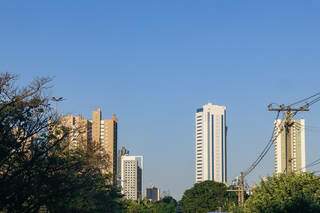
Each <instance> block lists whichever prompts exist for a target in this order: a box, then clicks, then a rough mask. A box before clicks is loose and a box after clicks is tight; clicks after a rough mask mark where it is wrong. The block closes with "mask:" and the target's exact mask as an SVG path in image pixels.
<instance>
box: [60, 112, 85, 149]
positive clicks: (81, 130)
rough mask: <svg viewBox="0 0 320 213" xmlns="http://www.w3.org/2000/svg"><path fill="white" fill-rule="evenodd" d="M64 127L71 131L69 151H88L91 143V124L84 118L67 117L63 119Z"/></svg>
mask: <svg viewBox="0 0 320 213" xmlns="http://www.w3.org/2000/svg"><path fill="white" fill-rule="evenodd" d="M61 123H62V125H63V126H65V127H67V128H68V129H69V135H68V136H67V137H68V141H69V145H68V149H69V150H71V149H78V148H80V149H83V150H86V149H87V148H88V146H89V145H90V143H91V123H90V122H89V121H88V120H87V119H85V118H84V117H82V116H79V115H77V116H74V115H66V116H63V117H62V118H61Z"/></svg>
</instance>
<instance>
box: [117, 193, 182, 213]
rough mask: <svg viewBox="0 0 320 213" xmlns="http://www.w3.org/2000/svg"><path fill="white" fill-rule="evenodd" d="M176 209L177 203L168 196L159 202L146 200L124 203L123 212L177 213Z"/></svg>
mask: <svg viewBox="0 0 320 213" xmlns="http://www.w3.org/2000/svg"><path fill="white" fill-rule="evenodd" d="M176 209H177V201H176V200H175V199H174V198H173V197H171V196H166V197H164V198H162V199H161V200H160V201H157V202H152V201H149V200H146V199H144V200H142V201H133V200H126V201H124V209H123V212H125V213H175V212H176Z"/></svg>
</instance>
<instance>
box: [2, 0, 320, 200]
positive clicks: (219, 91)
mask: <svg viewBox="0 0 320 213" xmlns="http://www.w3.org/2000/svg"><path fill="white" fill-rule="evenodd" d="M319 9H320V2H319V1H315V0H300V1H294V0H291V1H286V0H284V1H275V0H268V1H254V0H240V1H226V0H223V1H222V0H207V1H204V0H199V1H187V0H184V1H173V0H170V1H169V0H162V1H153V0H148V1H147V0H145V1H143V0H139V1H120V0H119V1H95V0H91V1H84V0H78V1H62V0H56V1H44V0H39V1H34V0H30V1H16V0H0V71H1V72H3V71H8V72H13V73H16V74H19V75H20V80H21V81H20V83H21V84H26V83H27V82H29V81H30V80H31V79H32V78H33V77H36V76H52V77H54V81H53V83H52V84H53V85H54V88H53V89H52V90H51V91H52V94H53V95H57V96H63V97H65V98H66V101H64V102H63V103H62V104H60V105H59V108H60V110H61V111H62V112H64V113H74V114H83V115H85V116H87V117H90V116H91V111H92V110H93V109H95V108H96V107H98V106H100V107H101V108H102V110H103V114H104V117H110V116H111V114H112V113H116V114H117V116H118V118H119V147H120V146H122V145H125V146H126V147H127V148H128V149H129V150H130V151H131V153H132V154H137V155H143V156H144V162H145V172H144V184H145V186H148V185H150V184H154V185H156V186H159V187H160V188H161V189H162V190H169V191H170V193H171V194H172V195H173V196H175V197H176V198H180V196H181V195H182V193H183V191H184V190H185V189H186V188H188V187H191V186H192V184H193V181H194V113H195V110H196V108H198V107H200V106H201V105H203V104H205V103H207V102H213V103H216V104H221V105H226V106H227V109H228V121H227V122H228V126H229V141H228V147H229V151H228V158H229V159H228V162H229V165H228V166H229V167H228V173H229V178H228V179H229V181H230V180H231V179H232V178H234V177H235V176H236V175H238V174H239V172H240V171H242V170H244V169H246V168H247V167H248V166H249V165H250V163H251V162H252V161H253V160H255V158H256V157H257V155H258V153H259V151H261V150H262V148H263V147H264V145H265V144H266V141H267V140H268V138H269V137H270V134H271V130H272V122H273V118H274V116H275V115H274V114H272V113H271V112H268V111H267V107H266V106H267V105H268V104H269V103H270V102H279V103H290V102H293V101H295V100H297V99H300V98H303V97H306V96H309V95H311V94H313V93H315V92H318V91H319V90H320V88H319V77H320V72H319V68H320V60H319V59H320V43H319V38H320V27H319V21H320V13H319ZM319 115H320V110H319V105H315V106H314V107H313V108H312V110H311V111H310V112H308V113H304V114H303V117H304V118H306V123H307V125H310V126H313V127H316V128H313V129H310V130H308V128H307V155H308V157H307V160H308V161H310V160H312V159H315V158H317V156H319V155H320V151H319V150H320V143H319V137H320V134H319V133H320V117H319ZM272 155H273V153H272V152H270V153H269V154H268V156H267V157H266V158H265V160H263V162H262V164H261V165H259V166H258V168H257V169H256V170H255V171H254V172H253V173H252V174H251V175H250V176H249V177H248V181H249V182H250V183H253V182H255V181H258V180H259V178H260V177H263V176H265V175H267V174H271V173H272V172H273V158H272V157H273V156H272ZM315 169H317V168H315ZM318 170H319V168H318Z"/></svg>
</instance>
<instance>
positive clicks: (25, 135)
mask: <svg viewBox="0 0 320 213" xmlns="http://www.w3.org/2000/svg"><path fill="white" fill-rule="evenodd" d="M16 79H17V77H16V76H15V75H12V74H9V73H3V74H0V211H1V210H6V211H8V212H36V211H38V209H39V208H40V206H43V205H45V206H47V208H48V209H49V210H50V211H51V212H71V211H73V212H74V211H77V212H114V211H117V209H118V208H119V200H120V195H119V192H118V189H116V188H114V187H113V186H112V185H111V183H110V180H111V179H110V176H109V175H108V174H103V173H102V172H101V168H103V166H107V164H106V156H104V155H103V153H102V152H101V150H99V149H96V152H95V150H94V151H91V152H86V151H85V150H72V151H70V150H68V149H67V147H68V145H69V141H68V137H67V136H68V134H69V130H68V128H66V127H64V126H63V125H61V123H60V118H59V116H58V115H57V113H56V110H55V109H54V108H53V107H52V106H53V105H54V101H55V100H53V99H52V98H50V96H48V95H47V94H46V92H47V89H48V83H49V82H50V79H48V78H38V79H35V80H34V81H33V82H32V83H31V84H29V85H28V86H26V87H23V88H18V87H16V86H15V83H16Z"/></svg>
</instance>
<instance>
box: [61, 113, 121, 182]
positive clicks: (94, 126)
mask: <svg viewBox="0 0 320 213" xmlns="http://www.w3.org/2000/svg"><path fill="white" fill-rule="evenodd" d="M61 120H62V124H63V125H64V126H66V127H68V128H70V130H71V133H70V136H69V141H70V145H69V148H76V147H84V148H85V149H89V147H90V148H94V147H102V148H103V150H105V152H106V154H107V155H108V156H109V159H110V165H109V167H108V171H107V172H108V173H112V175H113V183H116V182H117V138H118V136H117V135H118V121H117V118H116V116H115V115H112V118H111V119H102V112H101V110H100V109H97V110H95V111H93V112H92V120H87V119H86V118H84V117H82V116H74V115H66V116H64V117H62V119H61Z"/></svg>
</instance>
